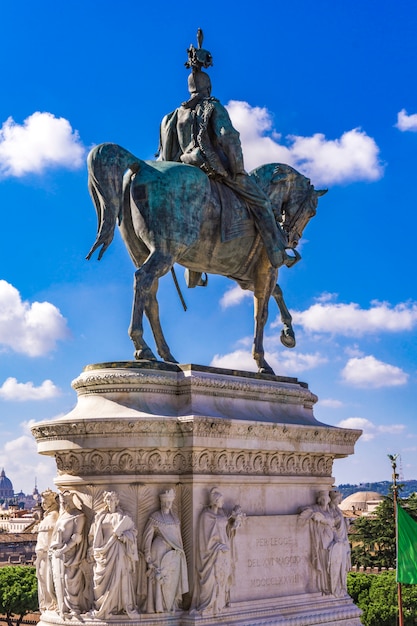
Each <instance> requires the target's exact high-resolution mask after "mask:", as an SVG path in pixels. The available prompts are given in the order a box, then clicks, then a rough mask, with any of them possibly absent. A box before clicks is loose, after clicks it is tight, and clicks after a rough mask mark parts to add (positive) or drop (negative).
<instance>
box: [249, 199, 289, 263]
mask: <svg viewBox="0 0 417 626" xmlns="http://www.w3.org/2000/svg"><path fill="white" fill-rule="evenodd" d="M256 222H257V226H258V230H259V233H260V235H261V237H262V241H263V243H264V246H265V249H266V253H267V255H268V258H269V260H270V262H271V265H272V266H273V267H281V265H286V262H287V260H288V258H289V257H288V255H287V253H286V252H285V248H286V247H287V238H286V236H285V234H284V232H283V230H282V229H281V227H280V226H279V225H278V224H277V223H276V221H275V217H274V216H273V215H270V214H269V213H267V212H265V211H262V212H258V214H257V215H256Z"/></svg>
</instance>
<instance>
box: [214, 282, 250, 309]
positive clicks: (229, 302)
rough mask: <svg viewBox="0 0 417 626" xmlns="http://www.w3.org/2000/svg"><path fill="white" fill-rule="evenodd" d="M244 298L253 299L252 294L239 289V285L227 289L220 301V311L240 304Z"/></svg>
mask: <svg viewBox="0 0 417 626" xmlns="http://www.w3.org/2000/svg"><path fill="white" fill-rule="evenodd" d="M246 298H251V299H252V298H253V293H252V292H251V291H248V290H247V289H241V288H240V287H239V285H236V286H235V287H231V288H230V289H228V290H227V291H226V292H225V293H224V294H223V295H222V297H221V299H220V306H221V308H222V309H227V308H229V307H231V306H236V305H238V304H240V303H241V302H242V301H243V300H245V299H246Z"/></svg>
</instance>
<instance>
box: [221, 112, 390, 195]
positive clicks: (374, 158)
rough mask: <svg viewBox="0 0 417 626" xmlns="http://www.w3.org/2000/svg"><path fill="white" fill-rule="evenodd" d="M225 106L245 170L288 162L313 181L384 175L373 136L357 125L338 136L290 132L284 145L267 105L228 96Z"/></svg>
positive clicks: (324, 182) (329, 181) (328, 182)
mask: <svg viewBox="0 0 417 626" xmlns="http://www.w3.org/2000/svg"><path fill="white" fill-rule="evenodd" d="M227 110H228V112H229V115H230V117H231V119H232V122H233V124H234V125H235V127H236V128H237V130H239V132H240V137H241V142H242V147H243V152H244V155H245V165H246V168H247V169H248V170H251V169H253V168H255V167H258V166H259V165H262V164H264V163H270V162H281V163H287V164H289V165H292V166H293V167H295V168H296V169H298V170H300V171H301V172H302V173H303V174H305V175H306V176H309V177H310V178H311V179H312V181H313V183H314V184H315V185H320V184H322V185H328V184H337V183H345V182H351V181H358V180H366V181H374V180H378V179H379V178H381V177H382V175H383V167H382V165H381V163H380V161H379V148H378V146H377V144H376V142H375V140H374V139H373V138H372V137H369V136H368V135H367V134H366V133H365V132H364V131H362V130H361V129H359V128H354V129H352V130H349V131H346V132H345V133H343V135H342V136H341V137H340V138H338V139H326V137H325V135H323V134H322V133H316V134H314V135H313V136H311V137H301V136H296V135H290V136H288V137H286V144H287V145H283V144H282V143H280V142H281V141H282V138H281V136H280V135H279V134H278V133H276V132H274V130H273V125H272V118H271V115H270V113H269V111H268V110H267V109H266V108H260V107H251V106H250V105H249V104H248V103H247V102H241V101H236V100H231V101H230V102H229V103H228V105H227Z"/></svg>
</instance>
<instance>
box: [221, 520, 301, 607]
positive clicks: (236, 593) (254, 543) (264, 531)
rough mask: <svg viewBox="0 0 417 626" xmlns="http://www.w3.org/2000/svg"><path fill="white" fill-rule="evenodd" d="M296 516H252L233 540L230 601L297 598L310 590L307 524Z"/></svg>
mask: <svg viewBox="0 0 417 626" xmlns="http://www.w3.org/2000/svg"><path fill="white" fill-rule="evenodd" d="M297 518H298V516H297V515H262V516H260V515H259V516H258V515H256V516H255V515H254V516H249V517H247V518H246V520H245V522H244V524H243V526H242V527H241V528H239V530H238V531H237V533H236V536H235V538H234V542H235V545H234V548H235V584H234V585H233V587H232V589H231V601H232V602H233V601H235V602H239V601H245V600H259V599H268V598H276V597H281V596H286V595H296V594H301V593H305V592H307V591H310V590H311V576H309V574H310V563H309V552H310V537H309V532H308V524H305V525H301V524H298V523H297V521H298V519H297Z"/></svg>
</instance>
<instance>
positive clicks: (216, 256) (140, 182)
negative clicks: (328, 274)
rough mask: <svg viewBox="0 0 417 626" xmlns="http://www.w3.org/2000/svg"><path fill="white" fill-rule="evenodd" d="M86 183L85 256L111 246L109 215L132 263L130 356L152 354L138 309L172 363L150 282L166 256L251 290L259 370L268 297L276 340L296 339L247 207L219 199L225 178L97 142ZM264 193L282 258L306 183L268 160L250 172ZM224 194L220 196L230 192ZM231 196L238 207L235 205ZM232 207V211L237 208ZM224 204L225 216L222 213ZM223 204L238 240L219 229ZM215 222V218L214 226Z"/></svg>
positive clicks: (167, 266) (296, 228)
mask: <svg viewBox="0 0 417 626" xmlns="http://www.w3.org/2000/svg"><path fill="white" fill-rule="evenodd" d="M88 174H89V190H90V194H91V197H92V200H93V203H94V206H95V208H96V211H97V216H98V232H97V237H96V241H95V243H94V245H93V247H92V248H91V250H90V252H89V254H88V256H87V259H90V257H91V255H92V254H93V253H94V251H95V250H96V249H97V248H99V247H101V250H100V251H99V255H98V258H99V259H100V258H101V257H102V255H103V253H104V252H105V250H106V249H107V247H108V246H109V245H110V243H111V241H112V239H113V234H114V228H115V225H116V222H118V224H119V228H120V232H121V235H122V238H123V241H124V242H125V244H126V247H127V250H128V252H129V254H130V257H131V258H132V260H133V263H134V264H135V266H136V267H137V268H138V269H137V270H136V272H135V285H134V287H135V288H134V302H133V311H132V319H131V323H130V327H129V335H130V337H131V339H132V341H133V343H134V346H135V358H136V359H138V360H141V359H146V360H156V357H155V355H154V354H153V352H152V350H151V349H150V348H149V346H148V345H147V343H146V342H145V340H144V338H143V314H144V313H145V315H146V316H147V318H148V319H149V322H150V325H151V328H152V332H153V335H154V338H155V343H156V347H157V351H158V354H159V355H160V357H161V358H162V359H163V360H164V361H167V362H171V363H176V362H177V361H176V360H175V359H174V357H173V356H172V354H171V352H170V349H169V347H168V344H167V342H166V340H165V337H164V335H163V332H162V328H161V324H160V319H159V307H158V302H157V298H156V294H157V290H158V279H159V278H161V276H163V275H164V274H166V273H167V272H169V270H171V269H172V267H173V265H174V263H179V264H180V265H182V266H184V267H185V268H188V269H189V270H192V271H196V272H207V273H212V274H220V275H222V276H227V277H228V278H231V279H233V280H235V281H236V282H237V283H238V284H239V285H240V286H241V287H242V288H243V289H249V290H251V291H253V293H254V307H255V335H254V343H253V350H252V354H253V357H254V359H255V361H256V363H257V365H258V369H259V372H262V373H268V374H273V373H274V372H273V370H272V368H271V367H270V366H269V365H268V363H267V362H266V360H265V357H264V348H263V334H264V327H265V324H266V321H267V317H268V302H269V299H270V297H271V296H273V298H274V299H275V300H276V302H277V304H278V307H279V309H280V313H281V320H282V322H283V330H282V332H281V341H282V342H283V344H284V345H285V346H287V347H293V346H294V345H295V337H294V332H293V329H292V326H291V315H290V313H289V312H288V309H287V307H286V305H285V302H284V300H283V297H282V291H281V289H280V287H279V286H278V285H277V284H276V283H277V276H278V270H277V269H275V268H273V267H272V265H271V263H270V262H269V260H268V257H267V254H266V251H265V248H264V246H263V244H262V239H261V237H260V235H259V233H257V231H256V230H255V228H254V226H253V222H252V221H251V220H250V216H249V214H248V211H247V208H246V207H245V205H244V204H243V203H242V202H241V201H240V200H237V198H236V197H233V200H231V205H233V207H234V208H233V207H232V206H231V207H230V208H228V206H227V203H226V206H225V207H224V213H226V216H227V215H228V219H226V220H223V222H222V219H221V214H222V205H225V200H224V197H225V196H224V191H222V189H221V188H224V187H225V186H224V185H219V184H218V183H216V182H213V181H210V180H209V178H208V177H207V176H206V174H205V173H204V172H203V171H202V170H200V169H199V168H197V167H194V166H192V165H185V164H182V163H173V162H169V161H168V162H167V161H142V160H140V159H138V158H137V157H135V156H134V155H133V154H131V153H130V152H128V151H127V150H125V149H124V148H122V147H120V146H118V145H116V144H111V143H104V144H100V145H99V146H96V147H95V148H93V149H92V150H91V152H90V154H89V156H88ZM250 175H251V176H253V177H254V178H255V180H256V182H257V184H258V185H259V186H260V187H261V188H262V190H263V191H264V192H265V193H266V194H267V195H268V197H269V198H270V200H271V203H272V206H273V210H274V213H275V216H276V218H277V220H279V222H280V223H281V225H282V228H283V229H284V231H285V233H286V236H287V239H288V249H292V250H293V256H292V259H290V260H289V262H288V265H291V264H293V263H294V262H296V261H297V260H298V259H299V258H300V255H299V254H298V252H297V251H296V250H295V248H296V246H297V244H298V242H299V239H300V238H301V235H302V232H303V230H304V228H305V226H306V225H307V223H308V221H309V220H310V218H311V217H313V216H314V215H315V214H316V208H317V202H318V198H319V196H321V195H323V194H324V193H326V191H325V190H322V191H316V190H315V189H314V187H313V185H311V184H310V181H309V180H308V179H307V178H306V177H305V176H303V175H302V174H299V173H298V172H297V171H296V170H294V169H293V168H292V167H290V166H289V165H282V164H276V163H275V164H273V163H272V164H268V165H263V166H261V167H259V168H257V169H255V170H254V171H253V172H251V174H250ZM230 193H231V192H229V199H230ZM239 203H240V207H239V206H238V205H239ZM236 207H237V208H236ZM228 211H229V213H227V212H228ZM230 211H237V213H233V215H235V216H236V219H237V221H239V220H240V222H241V225H242V228H243V230H241V232H240V236H239V238H236V237H233V236H228V235H227V233H226V234H225V232H224V230H225V227H224V223H226V225H227V224H229V226H230V224H233V218H232V220H231V219H230ZM222 224H223V225H222Z"/></svg>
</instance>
